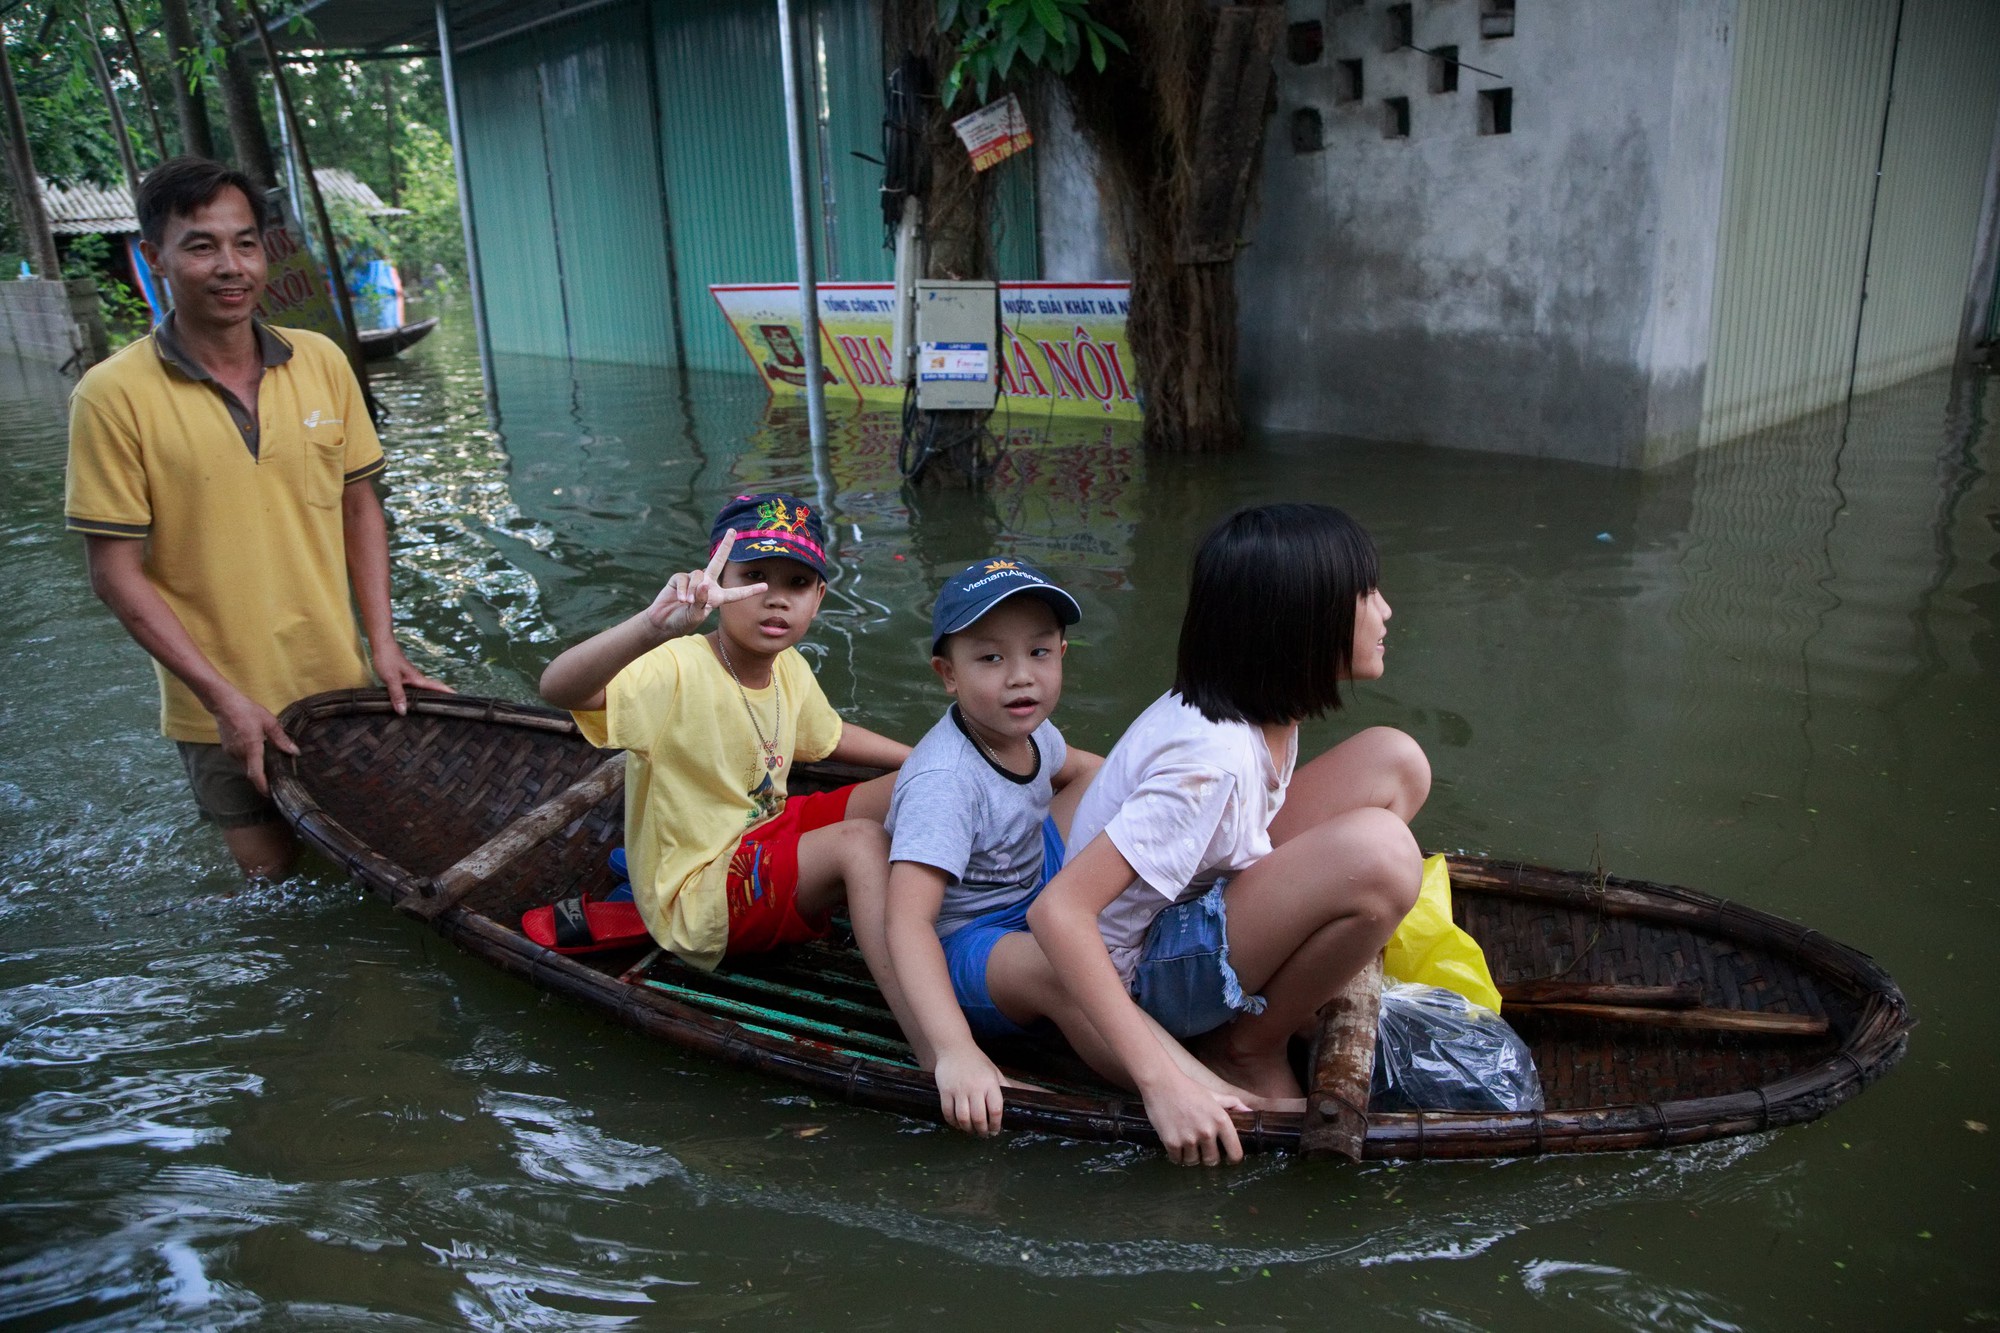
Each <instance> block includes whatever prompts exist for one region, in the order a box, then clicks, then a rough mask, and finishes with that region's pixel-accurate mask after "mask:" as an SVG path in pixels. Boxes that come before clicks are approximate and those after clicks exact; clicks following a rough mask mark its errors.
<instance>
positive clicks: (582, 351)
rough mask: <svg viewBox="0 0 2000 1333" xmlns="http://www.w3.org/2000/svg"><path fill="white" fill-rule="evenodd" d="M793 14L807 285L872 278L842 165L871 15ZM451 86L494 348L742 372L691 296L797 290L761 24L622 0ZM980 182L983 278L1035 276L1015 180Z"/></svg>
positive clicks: (854, 120) (877, 80) (869, 201)
mask: <svg viewBox="0 0 2000 1333" xmlns="http://www.w3.org/2000/svg"><path fill="white" fill-rule="evenodd" d="M796 9H797V10H798V11H800V12H802V13H803V15H804V18H803V20H802V23H801V28H802V31H801V34H800V47H801V49H802V51H803V52H804V54H805V56H806V60H805V64H806V66H807V68H806V71H805V73H806V74H807V84H806V88H807V92H808V94H809V96H810V97H811V102H810V104H809V106H808V116H809V122H808V129H809V131H810V132H809V135H808V143H809V147H810V149H811V154H812V157H811V163H810V167H809V174H810V175H811V176H812V178H813V179H812V182H811V185H812V188H813V190H814V193H815V199H814V210H815V216H816V218H817V220H818V224H819V232H818V234H817V235H815V237H814V242H815V249H816V263H817V269H818V272H819V274H820V276H821V277H822V278H825V279H828V280H839V281H847V282H870V281H878V282H879V281H887V280H888V278H889V276H890V256H889V253H888V251H886V250H885V249H883V247H882V214H881V204H880V202H879V199H880V195H879V191H880V188H881V168H880V167H879V166H877V165H875V164H874V163H872V162H865V161H863V160H861V159H860V158H858V157H856V156H855V153H856V152H861V153H866V154H868V155H869V156H870V157H879V156H880V155H881V142H882V133H881V116H882V69H881V64H882V60H881V50H880V42H881V35H880V29H879V26H878V20H877V16H876V10H875V5H874V3H872V0H817V2H816V3H802V4H799V5H797V6H796ZM648 61H650V62H651V66H650V68H649V67H648ZM458 77H459V85H460V86H459V94H460V98H461V101H462V104H463V108H464V120H465V125H464V129H465V138H466V167H467V176H468V177H469V179H470V183H471V192H472V196H473V204H474V213H475V216H476V217H477V219H478V226H479V253H480V259H481V269H482V272H483V275H484V279H485V287H484V291H485V296H486V302H485V304H486V312H487V323H488V326H489V331H490V334H491V337H492V342H493V346H494V349H495V350H496V351H501V352H521V353H529V354H534V355H544V356H571V357H574V358H578V359H582V360H599V361H624V362H635V363H641V364H653V365H671V364H673V363H674V362H675V360H676V359H677V355H684V356H685V359H686V363H687V365H688V366H689V367H690V368H691V369H696V370H723V371H742V372H744V373H749V372H750V366H749V364H748V362H747V361H746V359H745V357H744V355H743V349H742V346H741V344H739V343H738V342H737V340H736V337H735V335H734V334H733V333H732V332H731V331H730V329H729V325H728V323H727V322H726V321H725V320H723V318H722V316H721V314H720V312H719V311H718V310H717V308H716V305H715V302H714V300H713V299H712V298H711V297H710V296H709V294H708V287H709V284H711V283H723V282H786V281H790V280H793V279H794V278H795V277H796V275H797V259H796V255H795V252H794V249H793V239H792V213H791V194H790V189H789V186H788V183H787V172H786V166H785V120H784V88H783V84H782V82H781V75H780V71H779V54H778V31H777V26H776V22H775V16H774V13H773V7H772V6H771V5H769V4H768V3H763V2H762V0H670V2H664V3H654V4H647V3H643V2H642V0H635V2H634V3H632V4H628V5H618V6H613V7H611V8H608V9H603V10H597V11H593V12H592V13H590V14H588V15H585V16H583V17H581V18H578V19H574V20H569V21H565V22H562V23H558V24H553V25H550V26H548V27H545V28H539V29H536V30H534V31H533V32H530V33H526V34H523V35H521V36H519V37H516V38H512V39H510V40H508V41H506V42H503V43H500V44H497V45H495V46H492V47H488V48H484V49H481V50H478V51H474V52H471V53H468V54H465V55H462V56H461V57H460V58H459V61H458ZM649 80H657V97H658V106H659V113H658V116H657V118H655V116H654V114H653V98H654V87H653V85H652V84H650V83H649ZM996 171H997V175H998V179H997V180H996V182H995V184H996V188H997V190H998V195H997V201H996V202H997V208H996V213H997V214H998V220H997V221H996V227H995V233H996V258H997V262H998V269H999V275H1000V276H1001V277H1004V278H1009V279H1020V278H1034V277H1037V276H1039V274H1040V264H1039V261H1038V253H1039V247H1038V243H1037V237H1036V229H1035V201H1034V187H1033V179H1034V177H1033V172H1032V170H1030V169H1029V165H1028V160H1027V159H1026V158H1020V159H1016V160H1014V161H1010V162H1008V163H1005V164H1003V165H1002V166H1001V167H1000V168H998V169H996ZM663 196H664V199H663ZM669 228H670V229H671V241H670V242H669V239H668V233H669ZM670 253H671V258H669V255H670ZM670 264H671V266H672V267H671V269H670V267H669V265H670ZM674 278H677V279H678V282H677V283H676V282H675V281H674V280H673V279H674ZM676 286H677V287H678V291H679V307H680V308H679V311H678V316H679V320H678V323H679V330H680V332H679V337H680V343H679V344H678V345H677V344H676V341H675V337H676V335H675V318H674V316H675V314H676V311H675V310H674V297H673V292H674V291H675V289H676Z"/></svg>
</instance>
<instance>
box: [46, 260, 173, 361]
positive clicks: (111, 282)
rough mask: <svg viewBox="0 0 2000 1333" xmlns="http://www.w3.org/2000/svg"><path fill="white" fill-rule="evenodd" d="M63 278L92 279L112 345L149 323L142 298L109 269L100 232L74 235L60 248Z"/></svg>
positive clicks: (138, 332) (137, 333)
mask: <svg viewBox="0 0 2000 1333" xmlns="http://www.w3.org/2000/svg"><path fill="white" fill-rule="evenodd" d="M64 250H65V252H66V253H64V255H63V270H62V271H63V276H64V277H65V278H95V279H96V280H97V298H98V301H99V302H100V303H101V304H102V306H103V309H104V327H105V329H106V330H107V331H108V332H109V333H110V335H111V345H112V347H113V348H114V349H115V348H119V347H123V346H124V345H125V344H126V343H129V342H131V341H132V340H133V339H134V338H137V337H140V336H141V335H143V334H144V333H145V332H146V330H147V329H148V328H150V327H151V326H152V322H153V312H152V310H151V309H150V308H149V307H148V306H147V305H146V302H145V300H144V298H142V297H141V296H140V295H139V294H138V293H137V292H135V291H133V290H132V288H131V287H130V286H128V285H126V284H125V283H124V282H123V281H121V280H120V279H119V278H117V277H116V276H114V275H113V274H112V272H111V243H110V242H109V241H107V240H106V239H105V238H104V237H103V236H101V235H96V234H92V235H88V236H77V237H73V238H71V239H70V241H69V243H68V244H67V245H66V246H65V247H64Z"/></svg>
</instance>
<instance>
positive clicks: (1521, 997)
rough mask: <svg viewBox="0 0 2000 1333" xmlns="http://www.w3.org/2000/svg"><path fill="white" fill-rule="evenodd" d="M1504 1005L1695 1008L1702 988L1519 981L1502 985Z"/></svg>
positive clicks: (1698, 1003)
mask: <svg viewBox="0 0 2000 1333" xmlns="http://www.w3.org/2000/svg"><path fill="white" fill-rule="evenodd" d="M1500 1000H1501V1002H1502V1003H1503V1004H1508V1005H1516V1004H1591V1005H1597V1004H1624V1005H1634V1006H1638V1007H1641V1008H1647V1009H1693V1008H1695V1007H1696V1006H1698V1005H1700V1003H1701V987H1700V986H1698V985H1696V984H1694V983H1693V982H1691V981H1690V982H1683V983H1681V984H1680V985H1677V986H1619V985H1613V984H1611V983H1608V982H1598V981H1517V982H1514V983H1513V984H1512V985H1508V986H1502V987H1501V988H1500Z"/></svg>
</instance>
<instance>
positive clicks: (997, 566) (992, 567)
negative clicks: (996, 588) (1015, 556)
mask: <svg viewBox="0 0 2000 1333" xmlns="http://www.w3.org/2000/svg"><path fill="white" fill-rule="evenodd" d="M1019 568H1020V566H1019V565H1017V564H1015V563H1014V562H1013V561H1012V560H989V561H987V562H986V568H985V570H984V571H983V572H984V573H987V574H998V573H999V572H1000V571H1001V570H1003V569H1019Z"/></svg>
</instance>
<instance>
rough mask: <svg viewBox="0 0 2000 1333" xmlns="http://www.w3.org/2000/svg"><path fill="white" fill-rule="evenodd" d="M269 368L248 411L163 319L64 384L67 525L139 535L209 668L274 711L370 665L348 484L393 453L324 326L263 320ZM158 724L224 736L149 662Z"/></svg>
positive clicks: (155, 578)
mask: <svg viewBox="0 0 2000 1333" xmlns="http://www.w3.org/2000/svg"><path fill="white" fill-rule="evenodd" d="M258 336H259V342H260V345H261V347H262V349H263V352H264V362H265V370H264V377H263V381H262V382H261V383H260V384H259V386H258V391H257V420H256V422H255V423H254V443H255V449H254V452H253V449H252V442H253V436H252V434H251V431H250V430H247V429H246V428H245V426H246V425H249V424H251V423H247V422H246V423H244V424H239V423H238V422H237V421H236V420H234V419H233V418H232V416H231V413H230V408H229V405H228V401H226V400H225V399H224V397H223V395H222V393H221V392H220V391H219V390H218V389H217V387H216V386H215V384H214V383H213V382H208V381H204V380H203V379H201V378H197V377H196V376H198V375H201V374H205V372H202V371H201V370H200V368H199V367H198V366H194V365H192V364H191V363H189V362H187V361H186V360H185V359H183V358H182V357H181V356H180V355H178V353H177V349H176V347H175V344H174V343H173V340H172V338H171V334H169V336H168V337H167V338H166V340H165V344H164V346H163V345H162V341H161V338H160V335H159V334H158V333H155V334H153V335H150V336H148V337H145V338H141V339H140V340H139V341H137V342H135V343H133V344H132V345H131V346H129V347H127V348H125V349H124V350H123V351H121V352H119V353H118V354H117V355H116V356H113V357H111V358H109V359H108V360H106V361H103V362H101V363H100V364H98V365H97V366H94V367H92V369H91V370H90V372H89V373H88V374H86V375H85V376H84V377H83V379H82V381H81V382H80V383H78V385H77V386H76V391H75V393H73V394H72V395H71V397H70V418H69V475H68V480H67V487H66V492H65V496H64V502H63V511H64V514H65V516H66V523H67V526H68V527H69V529H70V530H71V531H72V532H81V533H87V534H90V535H93V536H102V537H126V538H134V539H143V540H144V541H145V543H146V556H145V565H144V567H145V573H146V578H147V580H148V581H149V582H150V583H151V584H152V585H153V586H154V587H155V588H157V589H159V592H160V595H161V596H162V597H163V598H165V599H166V603H167V605H168V606H169V607H171V608H173V612H174V614H175V615H177V616H179V617H180V622H181V624H182V625H184V626H186V627H187V632H188V634H189V636H190V637H192V638H193V639H194V642H195V645H196V646H197V647H198V648H200V649H201V651H202V652H203V654H205V655H206V656H207V658H208V660H209V661H210V662H211V663H213V664H214V666H215V669H216V670H217V671H220V672H221V673H222V675H223V676H224V677H225V678H226V679H227V680H228V681H229V682H230V683H231V684H233V685H235V686H236V687H237V688H238V689H240V690H242V691H243V692H244V693H245V694H248V695H249V696H250V697H251V698H252V699H255V700H256V701H257V702H258V703H260V704H262V705H263V706H264V707H266V708H268V709H270V710H271V711H272V712H274V713H275V712H277V711H279V710H280V709H282V708H284V707H285V705H287V704H289V703H291V702H292V701H293V700H295V699H301V698H304V697H305V696H306V695H308V694H316V693H318V692H319V691H321V690H337V689H350V688H353V687H355V686H360V685H366V684H368V683H369V681H370V679H371V675H370V672H369V668H368V658H367V656H366V655H365V654H364V653H363V652H362V648H361V635H360V632H359V630H358V629H357V628H356V626H355V623H354V610H353V604H352V602H351V600H350V596H349V590H348V581H347V551H346V544H345V540H344V533H343V523H342V518H341V507H340V499H341V491H342V489H343V488H344V487H345V486H346V484H347V483H348V482H350V481H359V480H361V479H362V478H364V477H371V476H373V475H375V474H376V473H377V472H380V471H381V470H382V446H381V443H380V442H379V441H378V440H377V439H376V436H375V428H374V426H373V425H371V424H370V422H369V420H368V409H367V407H366V405H365V404H364V403H363V402H362V398H361V386H360V385H359V384H357V383H356V382H355V379H354V372H353V371H352V370H351V369H350V368H349V367H348V364H347V358H346V357H345V356H343V355H342V354H341V352H340V349H339V348H338V347H336V346H335V345H334V344H333V343H332V342H331V341H330V340H329V339H327V338H324V337H322V336H321V335H319V334H317V333H312V332H308V331H306V330H303V329H270V328H265V327H263V326H259V329H258ZM154 668H155V670H156V671H157V673H158V675H159V678H160V729H161V730H162V731H163V732H165V733H166V734H167V735H168V736H170V737H172V738H173V739H174V740H181V741H206V742H214V741H215V740H216V731H215V719H214V717H212V716H211V715H210V714H209V712H208V711H207V710H206V709H204V708H203V707H202V706H201V703H200V701H199V700H197V699H196V698H195V696H194V692H193V691H192V690H190V689H188V687H187V686H186V685H184V684H182V683H181V681H180V680H179V678H177V677H175V676H174V675H172V674H171V673H170V672H168V671H167V670H166V668H164V667H162V666H160V665H159V664H158V663H157V662H156V663H154Z"/></svg>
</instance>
